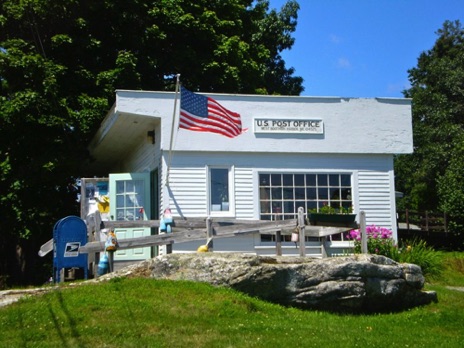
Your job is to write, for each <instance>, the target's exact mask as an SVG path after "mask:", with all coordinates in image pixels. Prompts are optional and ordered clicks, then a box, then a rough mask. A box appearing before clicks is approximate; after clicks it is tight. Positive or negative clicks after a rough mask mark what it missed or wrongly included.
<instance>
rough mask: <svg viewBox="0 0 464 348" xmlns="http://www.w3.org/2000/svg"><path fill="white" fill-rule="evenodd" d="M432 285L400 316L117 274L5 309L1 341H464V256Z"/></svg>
mask: <svg viewBox="0 0 464 348" xmlns="http://www.w3.org/2000/svg"><path fill="white" fill-rule="evenodd" d="M444 259H445V261H444V266H445V270H444V272H443V274H442V277H441V278H440V279H438V280H434V282H433V283H432V284H427V289H428V290H435V291H437V293H438V299H439V302H438V303H433V304H430V305H428V306H424V307H419V308H414V309H411V310H408V311H404V312H400V313H392V314H375V315H337V314H331V313H325V312H319V311H302V310H298V309H293V308H285V307H281V306H278V305H274V304H270V303H266V302H263V301H260V300H258V299H254V298H250V297H248V296H245V295H243V294H241V293H238V292H236V291H233V290H230V289H225V288H215V287H213V286H210V285H207V284H202V283H192V282H171V281H160V280H153V279H143V278H138V279H122V278H118V279H114V280H112V281H109V282H105V283H100V284H94V283H91V284H82V285H80V286H75V287H69V286H64V287H61V288H60V289H58V290H53V291H52V292H50V293H47V294H44V295H40V296H36V297H32V298H27V299H24V300H21V301H20V302H18V303H16V304H13V305H10V306H8V307H4V308H0V347H271V348H277V347H461V346H462V342H464V292H459V291H456V290H451V289H448V287H447V286H464V262H463V260H464V254H463V253H454V254H448V255H446V257H445V258H444Z"/></svg>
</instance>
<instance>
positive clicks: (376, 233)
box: [346, 225, 395, 257]
mask: <svg viewBox="0 0 464 348" xmlns="http://www.w3.org/2000/svg"><path fill="white" fill-rule="evenodd" d="M366 234H367V251H368V253H369V254H377V255H384V256H387V257H392V255H393V254H394V253H395V252H394V250H393V249H394V248H395V241H394V240H393V238H392V235H393V232H392V231H391V230H389V229H388V228H385V227H380V226H375V225H370V226H367V227H366ZM346 237H347V239H351V240H353V241H354V252H355V253H358V254H359V253H361V231H360V230H351V231H350V232H349V233H348V235H347V236H346Z"/></svg>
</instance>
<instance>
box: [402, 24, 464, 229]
mask: <svg viewBox="0 0 464 348" xmlns="http://www.w3.org/2000/svg"><path fill="white" fill-rule="evenodd" d="M437 35H438V36H439V37H438V39H437V41H436V42H435V44H434V46H433V48H432V49H430V50H428V51H426V52H423V53H422V54H421V55H420V56H419V58H418V64H417V67H415V68H413V69H410V70H409V80H410V82H411V88H410V89H409V90H407V91H405V96H406V97H409V98H412V103H413V132H414V153H413V154H412V155H406V156H400V157H398V158H397V159H396V162H395V171H396V174H397V181H396V184H397V189H399V190H402V191H404V192H405V196H406V197H407V199H406V201H405V202H403V203H402V204H405V207H409V208H412V209H418V210H439V209H442V210H444V211H445V212H447V213H448V214H450V219H451V220H452V221H454V222H452V224H451V225H454V226H458V225H459V223H458V224H457V225H456V223H457V222H458V221H461V225H460V226H461V228H462V221H463V218H464V210H463V209H456V208H458V207H462V201H461V202H460V201H459V200H460V199H461V198H462V197H463V194H464V185H463V181H462V180H461V179H463V177H462V169H461V168H460V167H462V162H463V160H464V156H463V155H464V152H463V151H462V145H463V139H464V29H463V28H462V26H461V23H460V22H459V21H454V22H451V21H446V22H445V23H444V25H443V28H441V29H440V30H438V32H437Z"/></svg>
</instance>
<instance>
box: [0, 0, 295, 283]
mask: <svg viewBox="0 0 464 348" xmlns="http://www.w3.org/2000/svg"><path fill="white" fill-rule="evenodd" d="M298 9H299V6H298V4H297V2H296V1H293V0H289V1H288V2H287V3H286V4H285V5H284V6H283V7H282V8H281V9H280V11H277V10H271V9H270V8H269V1H268V0H257V1H253V0H196V1H191V0H151V1H149V0H101V1H93V0H25V1H15V0H4V1H2V4H1V5H0V192H1V197H0V216H1V217H2V220H1V221H0V255H1V256H0V277H1V275H2V274H11V273H12V271H11V269H12V266H11V264H12V263H14V262H13V261H12V260H14V250H15V245H16V244H17V243H19V241H20V240H21V239H22V238H29V240H32V241H33V242H34V243H32V247H31V248H30V249H32V250H29V251H30V252H31V253H36V252H37V250H38V246H39V245H40V244H41V243H43V242H45V241H47V240H48V239H49V238H50V237H51V235H52V229H53V223H54V222H55V221H57V220H58V219H60V218H62V217H64V216H66V215H68V214H77V213H78V211H77V209H76V208H77V204H76V202H75V187H74V183H75V180H76V177H77V176H80V175H88V174H89V173H83V172H82V171H81V166H80V164H81V163H83V162H84V161H86V160H87V159H88V153H87V151H86V147H87V144H88V142H89V140H90V137H91V136H92V135H93V132H94V131H95V130H96V127H97V126H98V124H99V123H100V121H101V120H102V118H103V117H104V115H105V113H106V111H107V110H108V109H109V107H110V106H111V104H112V102H113V99H114V91H115V89H145V90H171V91H172V90H173V88H174V85H173V84H174V79H173V78H172V77H173V76H175V75H176V74H178V73H180V74H181V76H182V82H183V84H184V85H185V86H186V87H188V88H189V89H191V90H194V91H204V92H213V91H214V92H225V93H250V94H256V93H260V94H289V95H298V94H300V93H301V92H302V91H303V87H302V82H303V80H302V78H301V77H297V76H294V70H293V68H288V67H286V65H285V62H284V61H283V59H282V57H281V56H280V54H281V52H282V51H283V50H286V49H290V48H291V47H292V45H293V43H294V39H293V37H292V33H293V32H294V30H295V28H296V25H297V11H298ZM36 274H37V273H36ZM0 283H1V279H0Z"/></svg>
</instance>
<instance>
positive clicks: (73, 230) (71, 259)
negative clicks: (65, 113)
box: [53, 216, 88, 282]
mask: <svg viewBox="0 0 464 348" xmlns="http://www.w3.org/2000/svg"><path fill="white" fill-rule="evenodd" d="M85 244H87V226H86V224H85V222H84V220H82V219H81V218H79V217H77V216H67V217H65V218H63V219H61V220H59V221H58V222H57V223H56V224H55V227H54V228H53V272H54V275H55V282H59V281H60V271H61V269H63V268H83V269H84V277H85V279H87V276H88V274H87V273H88V263H87V254H79V248H80V247H81V246H82V245H85Z"/></svg>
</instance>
